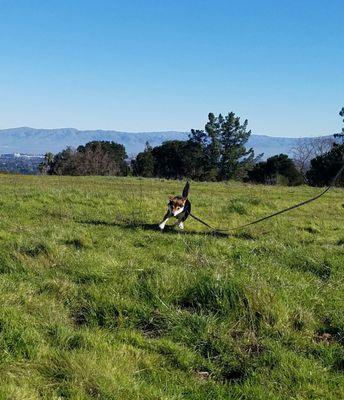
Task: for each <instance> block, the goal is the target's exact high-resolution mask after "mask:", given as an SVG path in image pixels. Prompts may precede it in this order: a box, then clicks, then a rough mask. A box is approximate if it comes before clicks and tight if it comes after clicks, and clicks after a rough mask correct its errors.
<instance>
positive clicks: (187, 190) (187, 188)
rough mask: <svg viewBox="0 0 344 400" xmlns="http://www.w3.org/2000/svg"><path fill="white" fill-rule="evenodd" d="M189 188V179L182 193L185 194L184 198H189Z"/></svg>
mask: <svg viewBox="0 0 344 400" xmlns="http://www.w3.org/2000/svg"><path fill="white" fill-rule="evenodd" d="M189 188H190V184H189V181H187V182H186V184H185V186H184V189H183V193H182V196H183V197H184V198H187V197H188V194H189Z"/></svg>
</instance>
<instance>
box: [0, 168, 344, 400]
mask: <svg viewBox="0 0 344 400" xmlns="http://www.w3.org/2000/svg"><path fill="white" fill-rule="evenodd" d="M0 188H1V191H0V213H1V219H0V296H1V308H0V358H1V363H0V399H25V400H30V399H49V400H53V399H128V400H129V399H130V400H133V399H140V400H141V399H264V400H266V399H283V400H284V399H326V400H330V399H342V398H344V376H343V372H344V337H343V335H344V312H343V310H344V300H343V292H344V290H343V288H344V284H343V278H344V270H343V267H344V225H343V217H344V208H343V206H344V204H343V203H344V198H343V194H344V191H343V190H341V189H335V190H333V191H331V192H330V193H329V194H328V195H326V196H325V197H322V198H321V199H319V201H317V202H315V203H312V204H310V205H308V206H306V207H304V208H300V209H298V210H294V211H292V212H290V213H287V214H284V215H282V216H280V217H278V218H275V219H271V220H269V221H267V222H265V223H262V224H260V225H256V226H254V227H252V228H250V229H245V230H243V231H238V232H236V233H234V234H233V235H230V236H226V235H221V236H214V235H211V234H209V232H208V231H207V230H206V228H205V227H204V226H202V225H200V224H199V223H198V222H196V221H194V220H192V219H191V218H190V219H188V220H187V222H186V230H185V232H184V233H180V232H179V231H178V229H177V228H169V229H167V230H166V231H165V232H164V233H161V232H159V231H158V230H157V229H156V224H157V223H158V222H159V221H160V219H161V218H162V216H163V214H164V212H165V207H166V203H167V195H168V194H170V193H176V194H179V193H180V192H181V190H182V188H183V183H181V182H176V181H163V180H139V179H131V178H123V179H122V178H119V179H114V178H107V177H104V178H102V177H96V178H93V177H81V178H74V177H26V176H11V175H7V176H5V175H3V176H0ZM318 192H319V189H315V188H309V187H297V188H289V187H264V186H251V185H241V184H238V183H228V184H227V183H219V184H216V183H209V184H207V183H193V182H192V183H191V190H190V200H191V202H192V207H193V212H194V213H195V215H197V216H199V217H201V218H204V219H206V220H207V221H208V222H210V223H211V224H214V225H216V226H235V225H238V224H241V223H244V222H248V221H250V220H252V219H255V218H256V217H259V216H263V215H265V214H268V213H270V212H273V211H277V210H278V209H280V208H283V207H285V206H288V205H291V204H293V203H295V202H297V201H300V200H302V199H306V198H307V197H310V196H311V195H314V194H316V193H318Z"/></svg>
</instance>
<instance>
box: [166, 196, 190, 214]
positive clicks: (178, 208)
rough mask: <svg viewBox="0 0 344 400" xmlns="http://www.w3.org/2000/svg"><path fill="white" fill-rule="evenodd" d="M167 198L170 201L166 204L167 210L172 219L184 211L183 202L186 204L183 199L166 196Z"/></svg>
mask: <svg viewBox="0 0 344 400" xmlns="http://www.w3.org/2000/svg"><path fill="white" fill-rule="evenodd" d="M168 198H169V200H170V201H169V203H168V209H169V211H170V213H171V214H172V215H173V216H174V217H175V216H177V215H178V214H180V213H182V212H183V211H184V207H185V202H186V198H185V197H180V196H168Z"/></svg>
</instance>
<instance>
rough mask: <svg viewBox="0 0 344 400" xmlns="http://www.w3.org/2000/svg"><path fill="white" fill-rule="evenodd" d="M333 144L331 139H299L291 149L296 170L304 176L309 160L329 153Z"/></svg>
mask: <svg viewBox="0 0 344 400" xmlns="http://www.w3.org/2000/svg"><path fill="white" fill-rule="evenodd" d="M334 142H335V140H334V138H332V137H317V138H304V139H299V140H298V142H297V144H296V145H295V146H294V147H293V148H292V149H291V151H292V154H293V160H294V163H295V165H296V168H297V169H298V170H299V171H300V172H301V174H302V175H303V176H305V175H306V172H307V171H308V169H309V167H310V162H311V160H312V159H313V158H315V157H318V156H321V155H323V154H325V153H327V152H329V151H330V150H331V148H332V146H333V143H334Z"/></svg>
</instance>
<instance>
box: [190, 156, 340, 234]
mask: <svg viewBox="0 0 344 400" xmlns="http://www.w3.org/2000/svg"><path fill="white" fill-rule="evenodd" d="M343 171H344V164H343V165H342V167H341V168H340V169H339V171H338V172H337V174H336V175H335V177H334V178H333V179H332V181H331V183H330V184H329V186H327V188H326V189H325V190H323V191H322V192H321V193H320V194H318V195H316V196H314V197H311V198H310V199H307V200H304V201H301V202H300V203H297V204H294V205H292V206H290V207H287V208H284V209H283V210H280V211H277V212H275V213H273V214H270V215H266V216H265V217H262V218H259V219H256V220H255V221H252V222H248V223H247V224H244V225H239V226H236V227H234V228H227V229H216V228H213V227H212V226H211V225H209V224H207V223H206V222H204V221H202V220H201V219H200V218H198V217H196V216H195V215H193V214H191V213H190V216H191V217H192V218H194V219H195V220H196V221H198V222H200V223H201V224H203V225H205V226H207V227H208V228H210V229H211V230H213V231H214V232H229V231H234V230H239V229H243V228H246V227H248V226H251V225H255V224H258V223H259V222H262V221H266V220H267V219H270V218H273V217H276V216H277V215H280V214H283V213H285V212H287V211H290V210H294V209H295V208H299V207H301V206H304V205H305V204H308V203H311V202H312V201H315V200H317V199H319V198H320V197H321V196H323V195H324V194H325V193H327V192H328V191H329V190H330V189H331V188H332V187H333V186H334V185H335V183H336V181H337V179H338V178H339V176H340V175H341V173H342V172H343Z"/></svg>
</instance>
